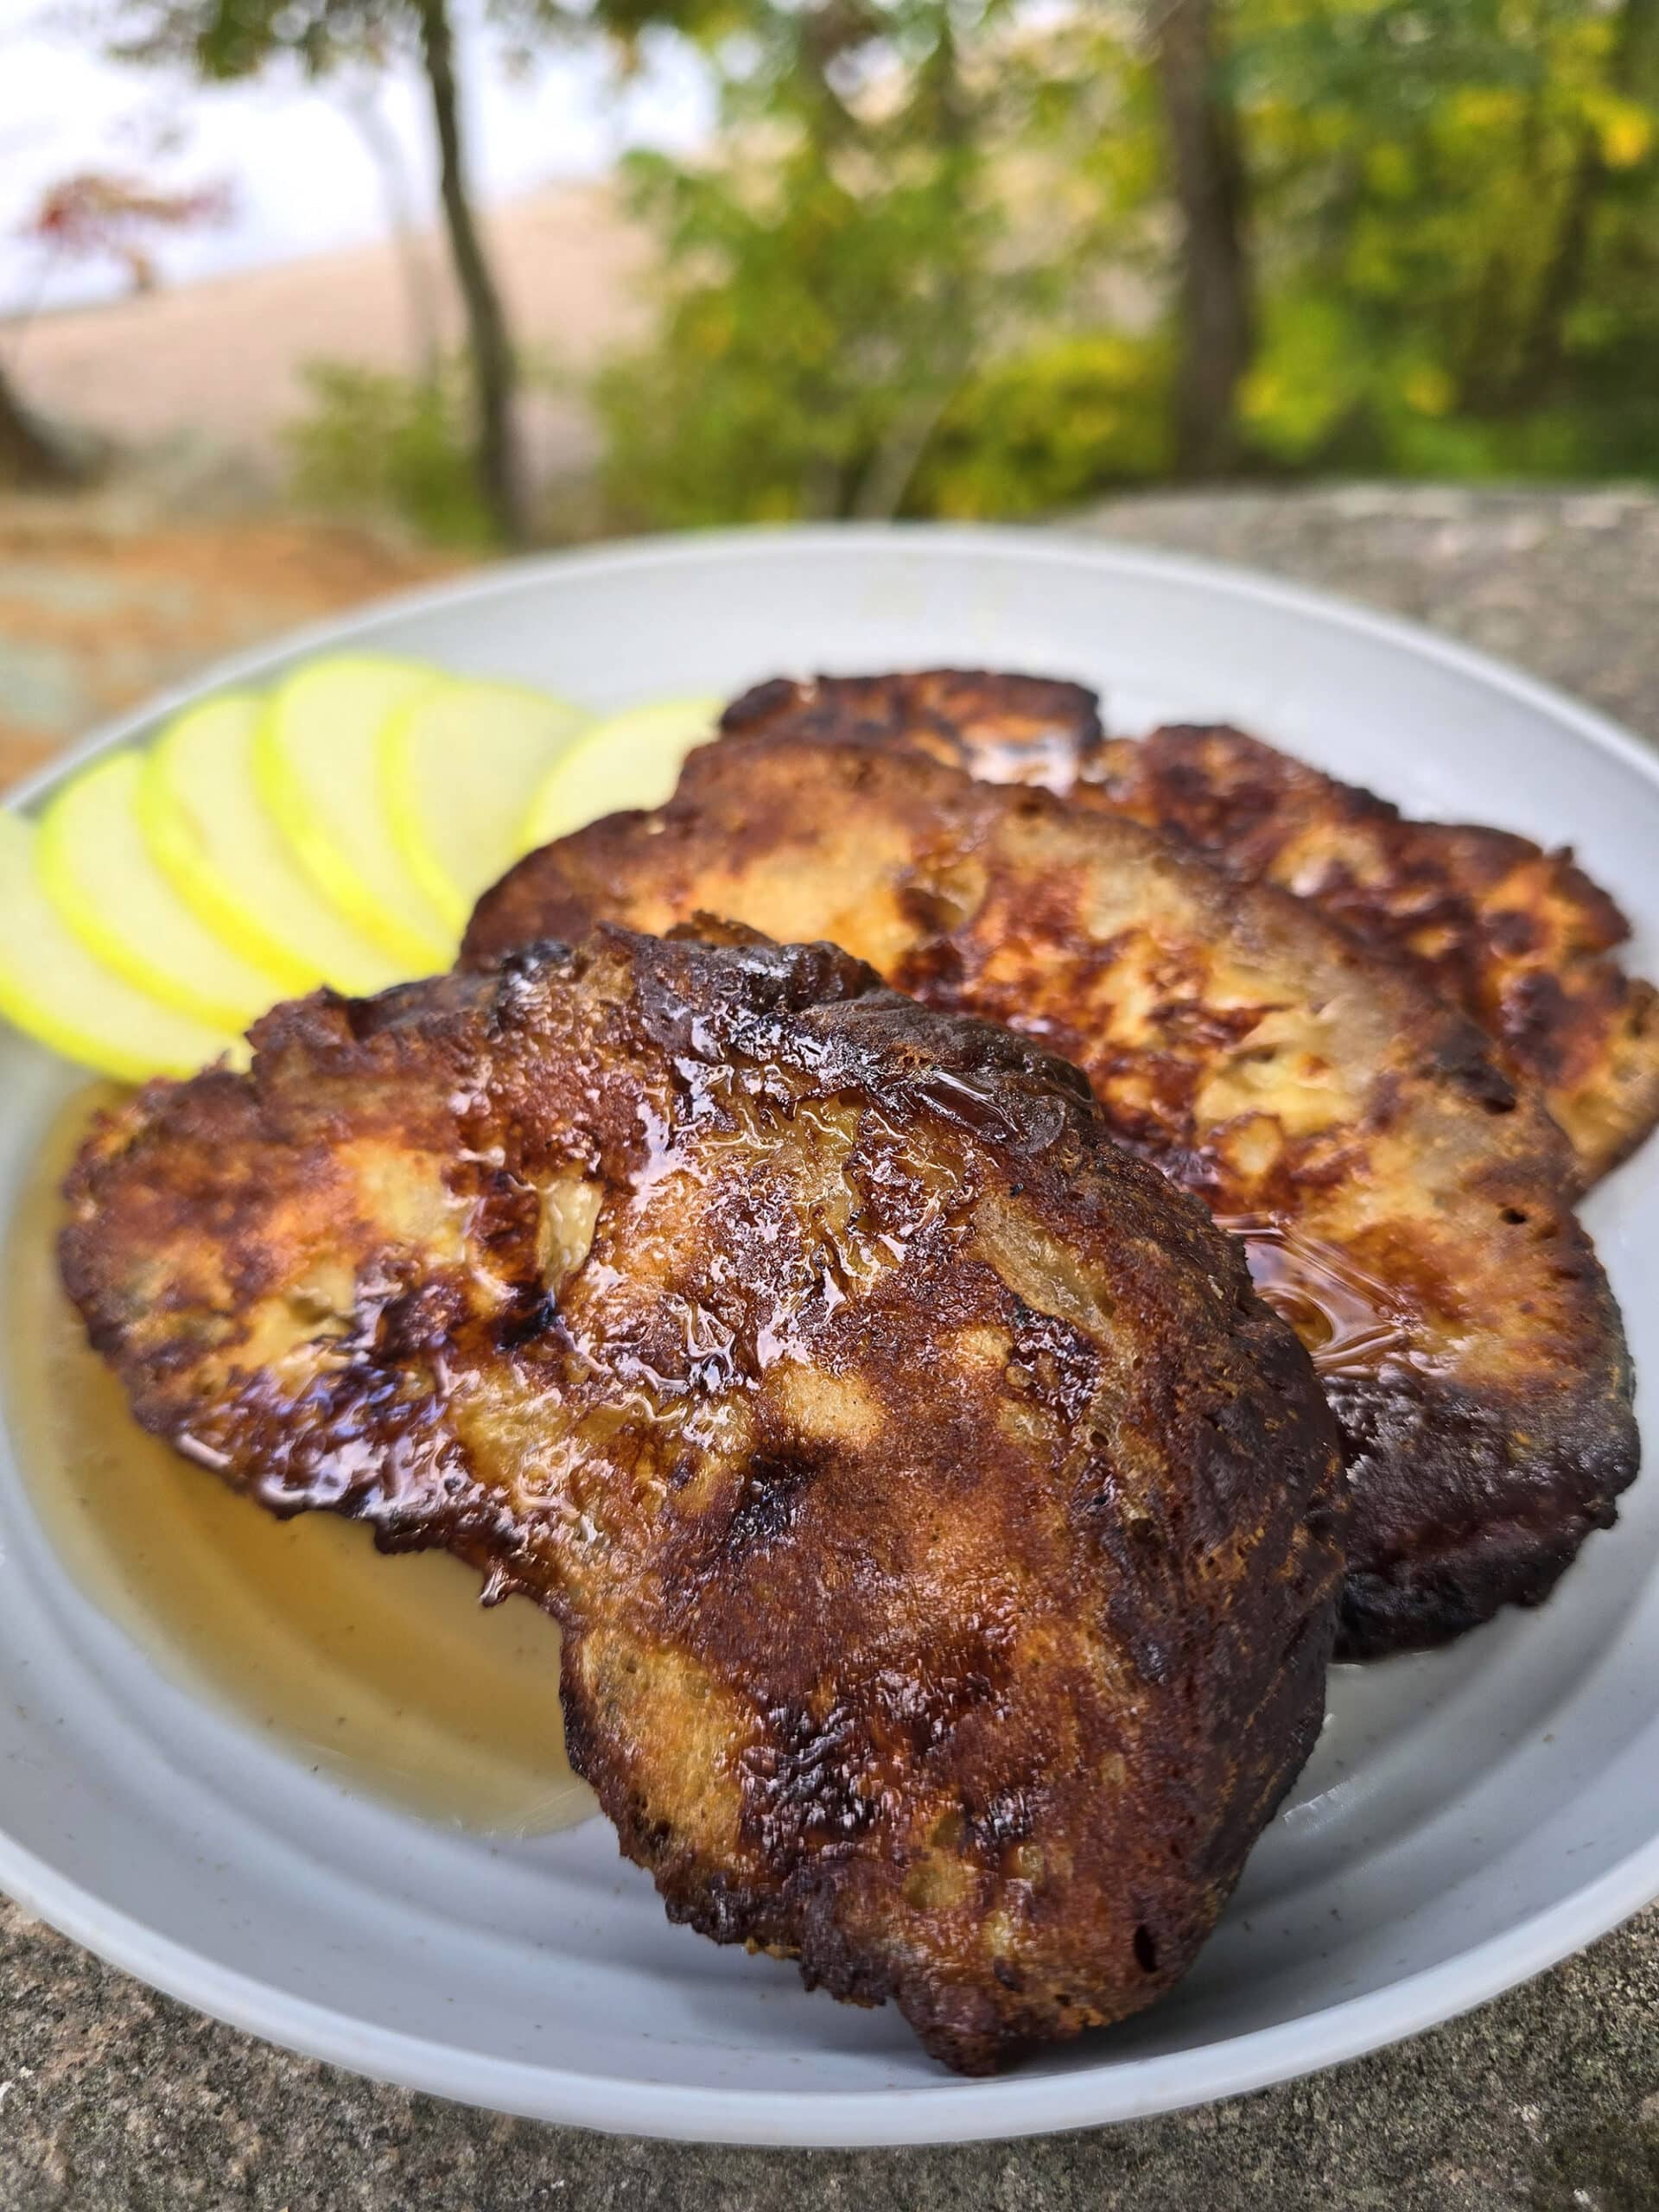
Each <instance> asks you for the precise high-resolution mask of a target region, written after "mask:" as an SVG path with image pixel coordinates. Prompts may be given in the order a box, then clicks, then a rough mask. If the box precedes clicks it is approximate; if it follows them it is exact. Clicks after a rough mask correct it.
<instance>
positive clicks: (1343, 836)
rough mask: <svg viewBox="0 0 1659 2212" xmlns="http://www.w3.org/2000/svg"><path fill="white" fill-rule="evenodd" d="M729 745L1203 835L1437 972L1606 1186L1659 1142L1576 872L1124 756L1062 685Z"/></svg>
mask: <svg viewBox="0 0 1659 2212" xmlns="http://www.w3.org/2000/svg"><path fill="white" fill-rule="evenodd" d="M722 727H723V728H726V729H728V731H731V732H734V733H744V732H755V731H758V730H760V729H766V730H767V731H769V732H770V733H771V734H774V735H794V736H800V737H809V738H813V739H817V740H820V741H842V742H851V743H855V744H864V743H870V742H879V743H881V744H886V745H893V746H898V747H909V748H912V749H915V750H918V751H922V752H925V753H928V754H929V755H930V756H931V758H932V759H934V760H945V761H947V762H949V763H950V765H952V766H957V767H962V768H965V769H967V770H968V772H969V774H971V775H975V776H978V777H980V778H982V779H984V780H985V781H987V782H988V783H1036V784H1041V785H1044V786H1045V787H1046V788H1047V789H1048V790H1050V791H1058V792H1060V793H1062V794H1066V793H1069V794H1070V795H1071V798H1073V800H1074V801H1075V803H1076V804H1078V805H1079V806H1087V807H1090V808H1096V809H1099V810H1103V811H1106V812H1109V813H1116V814H1126V815H1128V816H1129V817H1130V818H1131V819H1132V820H1134V821H1136V822H1143V823H1146V824H1147V826H1148V827H1149V828H1151V829H1161V830H1164V831H1166V832H1168V833H1171V834H1173V835H1177V836H1183V837H1185V838H1186V839H1187V840H1188V841H1189V842H1192V843H1193V844H1195V845H1197V846H1198V849H1200V850H1201V851H1202V852H1204V853H1205V854H1206V855H1208V856H1209V858H1210V859H1211V860H1212V861H1215V862H1216V863H1217V866H1218V867H1221V868H1225V869H1226V870H1227V872H1228V873H1229V874H1231V875H1234V876H1236V877H1237V878H1238V879H1239V880H1240V881H1242V882H1246V883H1276V884H1278V885H1280V886H1281V887H1282V888H1283V889H1285V890H1287V891H1293V892H1294V893H1296V895H1297V896H1298V897H1299V898H1302V899H1308V900H1309V901H1310V902H1311V903H1312V904H1313V905H1314V906H1318V907H1319V910H1320V912H1322V913H1325V914H1326V915H1328V916H1329V917H1330V918H1332V920H1333V921H1337V922H1340V923H1341V924H1342V925H1343V926H1344V928H1346V929H1348V930H1351V931H1352V932H1353V933H1354V934H1355V935H1356V936H1357V937H1358V938H1360V939H1361V940H1362V941H1363V943H1365V944H1369V945H1370V946H1372V947H1373V948H1374V949H1375V950H1377V951H1380V952H1386V953H1391V954H1394V955H1395V956H1396V957H1403V958H1406V959H1408V960H1411V961H1413V962H1414V963H1418V964H1419V965H1420V966H1421V969H1423V971H1424V973H1425V974H1426V975H1427V976H1428V977H1429V978H1430V979H1431V980H1432V981H1433V983H1434V985H1435V987H1436V988H1437V989H1439V990H1440V992H1441V993H1442V994H1443V995H1445V997H1446V998H1447V999H1448V1000H1449V1001H1451V1002H1452V1004H1453V1005H1454V1006H1460V1007H1462V1008H1463V1009H1464V1011H1465V1013H1466V1014H1469V1015H1470V1016H1471V1018H1472V1019H1473V1020H1476V1021H1478V1023H1479V1024H1480V1026H1481V1027H1482V1028H1483V1029H1484V1031H1485V1032H1486V1033H1487V1035H1488V1036H1489V1037H1490V1038H1491V1039H1493V1040H1494V1042H1495V1043H1496V1044H1497V1046H1498V1048H1499V1052H1500V1056H1501V1058H1502V1060H1503V1065H1505V1066H1506V1067H1508V1068H1509V1069H1510V1071H1511V1072H1513V1073H1515V1074H1516V1075H1517V1076H1519V1077H1522V1078H1525V1079H1529V1080H1530V1081H1533V1082H1535V1083H1538V1084H1541V1085H1542V1086H1543V1090H1544V1093H1545V1096H1546V1098H1547V1101H1548V1105H1549V1109H1550V1111H1551V1113H1552V1114H1553V1115H1554V1117H1555V1119H1556V1121H1557V1122H1559V1123H1560V1126H1561V1128H1563V1129H1564V1130H1565V1131H1566V1132H1567V1136H1568V1138H1569V1139H1570V1141H1571V1142H1572V1145H1573V1150H1574V1152H1575V1154H1577V1156H1578V1162H1579V1172H1580V1178H1581V1179H1582V1181H1583V1182H1584V1183H1585V1184H1586V1185H1587V1184H1590V1183H1592V1182H1594V1181H1595V1180H1596V1179H1597V1178H1598V1177H1599V1176H1601V1175H1605V1173H1607V1172H1608V1171H1609V1169H1611V1168H1613V1167H1616V1166H1618V1163H1619V1161H1620V1160H1624V1158H1626V1157H1627V1155H1628V1154H1630V1153H1631V1152H1633V1151H1634V1150H1635V1149H1636V1147H1637V1145H1638V1144H1640V1143H1641V1142H1642V1141H1643V1139H1644V1138H1645V1137H1646V1136H1648V1135H1649V1133H1650V1132H1651V1131H1652V1129H1653V1128H1654V1126H1655V1124H1656V1122H1659V995H1656V993H1655V991H1654V988H1653V986H1652V985H1651V984H1650V983H1647V982H1642V981H1641V980H1639V979H1637V978H1635V977H1631V976H1627V975H1626V974H1625V973H1624V969H1623V968H1622V967H1621V966H1620V965H1619V963H1618V960H1617V959H1616V958H1614V957H1612V956H1613V954H1614V952H1615V950H1616V949H1617V947H1618V946H1619V945H1620V944H1623V943H1624V940H1625V939H1626V938H1628V937H1629V935H1630V926H1629V924H1628V923H1627V922H1626V921H1625V918H1624V915H1623V914H1622V913H1621V912H1619V909H1618V906H1616V905H1615V904H1614V902H1613V900H1612V899H1611V898H1609V896H1608V895H1607V893H1605V891H1603V890H1602V889H1601V888H1600V887H1599V886H1598V885H1597V884H1595V883H1594V882H1592V880H1591V879H1590V878H1589V877H1588V876H1587V875H1586V874H1585V873H1584V871H1583V870H1582V868H1579V867H1578V866H1577V865H1576V864H1575V862H1574V861H1573V855H1572V854H1571V853H1570V852H1567V851H1555V852H1546V851H1544V850H1543V849H1542V848H1541V847H1540V846H1538V845H1535V844H1534V843H1533V842H1531V840H1530V839H1529V838H1526V837H1518V836H1513V835H1512V834H1511V833H1510V832H1509V831H1508V830H1503V829H1481V828H1479V827H1478V826H1475V825H1471V824H1467V823H1446V822H1414V821H1410V820H1408V819H1407V818H1406V817H1403V816H1402V814H1401V813H1400V811H1399V810H1398V808H1397V807H1394V806H1391V805H1389V804H1388V802H1387V801H1386V800H1383V799H1380V798H1376V796H1375V795H1374V794H1373V793H1372V792H1370V791H1363V790H1362V789H1360V788H1359V786H1357V785H1353V784H1344V783H1341V782H1339V781H1338V779H1336V778H1335V777H1333V776H1328V775H1326V774H1325V773H1324V772H1322V771H1320V770H1319V769H1317V768H1311V767H1309V766H1306V763H1305V762H1303V761H1300V760H1293V759H1292V758H1291V757H1290V756H1289V755H1288V754H1287V753H1280V752H1277V751H1275V750H1274V747H1272V746H1270V745H1264V744H1263V743H1262V741H1260V740H1259V739H1257V738H1253V737H1247V736H1246V735H1245V734H1243V731H1241V730H1236V729H1230V728H1224V727H1203V728H1188V727H1181V726H1172V727H1168V728H1162V729H1157V730H1154V732H1153V733H1152V734H1151V735H1150V736H1149V737H1146V738H1142V739H1140V740H1135V739H1132V738H1125V737H1113V738H1109V739H1108V738H1105V737H1103V734H1102V730H1101V725H1100V718H1099V715H1098V713H1097V712H1096V702H1095V699H1094V696H1093V694H1092V693H1090V692H1089V691H1087V690H1084V688H1083V687H1082V686H1081V685H1078V684H1071V683H1053V682H1052V681H1050V680H1049V679H1047V678H1046V677H1025V676H996V675H989V674H982V673H976V672H972V671H961V670H944V669H931V670H925V671H919V672H918V673H915V674H909V675H899V676H878V677H819V678H818V679H817V680H816V681H814V682H811V683H793V682H790V681H788V680H786V679H779V680H778V681H776V682H773V683H766V684H761V685H760V686H759V687H757V689H756V690H753V691H751V692H748V693H747V694H746V695H745V696H743V697H742V698H741V699H739V700H737V701H735V702H734V704H733V705H732V706H731V707H730V708H729V709H728V710H727V714H726V716H725V720H724V722H723V725H722Z"/></svg>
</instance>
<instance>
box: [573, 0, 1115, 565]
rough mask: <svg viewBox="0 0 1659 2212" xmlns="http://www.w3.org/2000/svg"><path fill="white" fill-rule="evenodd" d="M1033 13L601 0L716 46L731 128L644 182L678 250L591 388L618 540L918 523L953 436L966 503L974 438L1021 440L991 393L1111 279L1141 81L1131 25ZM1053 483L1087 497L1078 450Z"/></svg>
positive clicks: (972, 7)
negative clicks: (1135, 78) (781, 524)
mask: <svg viewBox="0 0 1659 2212" xmlns="http://www.w3.org/2000/svg"><path fill="white" fill-rule="evenodd" d="M1028 12H1029V11H1028V10H1025V9H1022V8H1021V7H1020V6H1019V5H1018V4H1016V0H728V4H725V5H718V4H715V0H705V4H703V5H701V6H699V5H697V4H696V0H691V4H690V5H681V6H677V5H675V4H673V0H669V4H668V5H667V6H665V7H664V8H663V9H661V10H652V9H651V8H650V6H649V4H648V0H618V3H617V4H613V5H604V4H601V15H602V16H603V17H604V19H605V21H606V22H607V24H608V25H609V26H610V27H611V28H612V29H617V30H620V29H625V28H626V27H627V26H629V25H630V24H631V25H632V28H633V29H635V30H637V29H639V27H641V26H642V25H643V24H644V22H645V21H646V20H647V19H648V18H654V19H655V20H658V21H659V22H660V21H668V22H672V23H674V24H675V25H676V26H677V28H680V29H691V30H692V31H694V32H695V33H696V34H697V35H700V37H701V38H702V41H703V42H704V44H705V47H706V49H707V50H708V51H709V54H710V55H711V59H712V65H713V67H714V69H715V74H716V78H717V82H718V87H719V93H720V100H721V123H722V130H721V138H720V142H719V144H718V146H717V147H716V148H715V149H711V150H710V152H709V155H707V156H704V157H702V158H700V159H695V160H691V161H685V162H680V161H673V160H671V159H668V158H666V157H664V156H660V155H653V156H635V157H634V159H633V160H632V162H631V163H630V165H629V172H628V174H629V179H630V184H631V189H632V199H633V204H634V206H635V207H636V208H637V209H638V210H639V212H640V213H641V214H642V215H643V216H644V217H645V219H647V221H648V222H650V224H651V225H652V227H653V228H654V229H655V231H656V232H657V234H658V238H659V239H660V241H661V243H662V246H663V249H664V251H663V266H662V268H661V269H660V270H658V272H656V273H655V274H654V276H653V280H652V282H653V294H654V296H655V298H656V300H657V302H658V326H657V329H656V332H655V334H654V336H653V338H652V341H651V342H650V343H649V344H648V345H647V346H644V347H643V348H641V349H639V350H638V351H637V352H635V353H632V355H630V356H627V357H626V358H624V359H620V360H618V361H616V362H614V363H613V364H612V365H610V367H609V368H608V369H607V372H605V374H604V375H603V376H602V377H601V379H600V381H599V384H598V387H597V399H598V404H599V408H600V412H601V420H602V423H603V426H604V428H605V430H606V433H607V474H608V480H609V488H610V492H611V495H612V498H613V502H614V505H615V507H616V509H617V512H618V513H619V516H620V518H624V519H627V520H631V521H636V522H645V523H652V522H658V523H661V522H667V523H696V522H704V521H710V520H715V519H722V518H749V519H756V520H764V519H779V518H788V517H796V516H840V515H858V516H884V515H890V514H896V513H902V512H911V511H912V508H913V507H914V506H915V505H917V504H918V501H920V502H922V503H925V499H924V496H923V487H924V486H931V487H932V488H931V491H930V492H929V493H928V494H927V496H929V497H938V496H939V494H938V482H939V478H938V470H937V469H934V468H932V467H931V465H930V461H929V456H930V454H931V451H933V450H934V449H935V448H937V447H938V444H939V442H940V440H941V439H943V438H946V437H947V436H948V438H949V441H950V444H951V448H952V458H953V468H952V474H951V482H952V485H953V486H954V491H953V494H952V496H953V498H954V499H956V500H957V504H958V505H959V507H960V506H969V505H973V504H974V503H975V502H976V499H977V497H978V490H977V489H976V478H975V474H974V470H973V467H972V462H971V448H972V443H973V439H974V436H975V434H976V433H975V424H976V421H977V420H978V419H979V415H980V413H981V412H982V410H986V409H989V410H993V411H995V412H996V413H997V414H998V416H999V417H1000V419H1001V423H1002V425H1003V427H1004V429H1007V430H1010V431H1011V429H1012V423H1013V415H1011V414H1010V394H1009V387H1008V384H1007V378H1006V377H1003V378H994V377H992V376H991V375H990V373H989V372H991V370H992V368H993V366H994V365H997V364H1001V363H1003V362H1005V361H1006V360H1007V359H1008V357H1009V356H1011V355H1013V354H1014V353H1017V352H1018V351H1019V350H1020V347H1021V346H1027V345H1030V344H1033V343H1035V342H1037V341H1038V340H1043V341H1045V342H1046V341H1049V340H1053V339H1055V338H1057V337H1058V336H1059V335H1061V334H1063V333H1064V331H1065V327H1066V326H1067V321H1068V318H1071V317H1074V316H1075V315H1077V312H1078V309H1079V305H1080V303H1081V302H1083V301H1084V297H1085V295H1086V292H1087V287H1088V283H1089V281H1090V275H1091V273H1092V272H1094V271H1096V270H1097V269H1098V267H1099V265H1100V263H1101V259H1102V255H1103V240H1104V238H1105V235H1106V233H1107V232H1108V231H1109V229H1110V227H1111V226H1110V225H1109V223H1108V222H1106V221H1105V219H1103V209H1104V208H1105V207H1106V206H1107V205H1108V203H1109V200H1111V198H1112V195H1113V194H1119V195H1120V196H1121V198H1122V202H1123V204H1124V205H1125V206H1126V207H1127V206H1128V205H1129V204H1130V203H1131V202H1132V201H1133V200H1134V198H1135V190H1134V188H1133V186H1132V185H1131V184H1130V182H1129V181H1128V173H1127V172H1121V171H1120V170H1118V169H1117V168H1114V166H1113V165H1112V164H1111V163H1109V162H1105V161H1103V160H1102V158H1101V156H1100V154H1099V150H1098V144H1099V138H1100V136H1101V134H1102V132H1103V130H1105V129H1106V128H1108V127H1109V124H1110V123H1111V122H1112V120H1113V119H1114V118H1115V116H1116V111H1118V109H1119V108H1120V107H1121V105H1122V97H1123V94H1122V73H1121V72H1117V73H1115V72H1113V71H1111V70H1103V68H1102V67H1101V62H1102V58H1103V54H1105V53H1106V52H1107V51H1108V49H1109V50H1110V51H1111V53H1112V54H1115V55H1116V56H1117V57H1119V58H1120V59H1121V58H1122V55H1123V52H1124V47H1123V37H1122V25H1121V23H1119V22H1116V20H1115V19H1114V16H1113V12H1112V11H1107V10H1100V11H1093V10H1087V11H1077V12H1076V13H1074V14H1069V15H1068V16H1067V17H1066V18H1065V20H1064V21H1060V20H1058V19H1056V20H1053V21H1052V22H1050V23H1049V24H1048V25H1047V26H1046V27H1045V28H1043V29H1040V30H1039V31H1033V30H1031V29H1028V28H1027V25H1026V23H1025V22H1024V17H1025V16H1026V15H1027V13H1028ZM1134 174H1135V176H1136V178H1137V179H1138V178H1139V176H1140V174H1141V172H1140V171H1139V170H1138V169H1136V170H1135V173H1134ZM1076 366H1077V364H1076V362H1075V361H1074V362H1073V363H1072V364H1071V372H1073V373H1074V372H1075V370H1076ZM1044 373H1045V374H1048V375H1049V376H1050V378H1051V389H1052V372H1044ZM1019 411H1020V410H1019V409H1018V407H1017V405H1016V406H1015V407H1014V415H1017V414H1018V413H1019ZM1061 435H1062V436H1063V433H1062V434H1061ZM1123 442H1124V441H1122V440H1119V441H1118V444H1119V445H1122V443H1123ZM1010 449H1011V448H1010V443H1009V440H1008V438H1007V436H1005V437H1004V438H1003V442H1002V447H1001V451H1002V453H1003V454H1004V456H1006V455H1007V453H1008V452H1009V450H1010ZM1045 467H1046V468H1047V469H1048V470H1049V472H1050V474H1057V473H1058V475H1060V476H1062V477H1065V480H1067V481H1070V480H1071V477H1072V474H1073V473H1074V472H1073V471H1072V468H1071V456H1070V455H1069V454H1065V455H1062V456H1061V458H1060V459H1059V461H1058V462H1057V461H1055V459H1054V457H1053V455H1052V453H1051V454H1050V457H1049V459H1048V461H1046V463H1045ZM999 472H1000V464H999V465H998V467H996V468H993V469H989V470H988V471H987V472H985V473H984V474H983V475H982V477H981V478H979V479H978V480H977V481H978V484H979V485H988V483H989V482H990V481H991V480H992V479H993V477H994V476H995V475H997V474H999Z"/></svg>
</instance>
